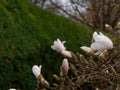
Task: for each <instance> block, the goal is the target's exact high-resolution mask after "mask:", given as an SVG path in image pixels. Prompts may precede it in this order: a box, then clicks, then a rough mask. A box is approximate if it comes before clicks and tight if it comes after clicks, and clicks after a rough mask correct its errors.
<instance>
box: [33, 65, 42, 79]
mask: <svg viewBox="0 0 120 90" xmlns="http://www.w3.org/2000/svg"><path fill="white" fill-rule="evenodd" d="M41 68H42V66H41V65H40V66H39V67H38V66H37V65H34V66H33V67H32V72H33V74H34V75H35V77H36V78H37V77H38V76H39V75H40V74H41Z"/></svg>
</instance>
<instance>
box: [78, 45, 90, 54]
mask: <svg viewBox="0 0 120 90" xmlns="http://www.w3.org/2000/svg"><path fill="white" fill-rule="evenodd" d="M80 48H81V49H82V50H83V51H85V52H87V53H91V52H92V49H91V48H90V47H87V46H82V47H80Z"/></svg>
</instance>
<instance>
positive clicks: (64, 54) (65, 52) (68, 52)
mask: <svg viewBox="0 0 120 90" xmlns="http://www.w3.org/2000/svg"><path fill="white" fill-rule="evenodd" d="M61 54H62V55H63V56H65V57H68V58H72V54H71V52H70V51H62V52H61Z"/></svg>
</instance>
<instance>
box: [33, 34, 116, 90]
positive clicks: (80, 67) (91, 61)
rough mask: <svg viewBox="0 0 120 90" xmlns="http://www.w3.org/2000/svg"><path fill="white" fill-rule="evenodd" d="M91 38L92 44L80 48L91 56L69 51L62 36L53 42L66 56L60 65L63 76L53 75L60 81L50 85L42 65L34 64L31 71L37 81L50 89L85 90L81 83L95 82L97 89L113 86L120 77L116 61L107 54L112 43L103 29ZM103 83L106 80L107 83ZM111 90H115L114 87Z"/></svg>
mask: <svg viewBox="0 0 120 90" xmlns="http://www.w3.org/2000/svg"><path fill="white" fill-rule="evenodd" d="M92 37H93V39H92V43H91V45H90V47H87V46H81V47H80V48H81V49H82V50H83V51H85V52H86V53H88V54H89V55H90V57H87V58H85V56H84V55H82V54H79V53H76V54H74V53H73V52H70V51H68V50H66V47H65V46H64V43H65V41H61V40H60V39H57V40H56V41H54V42H53V45H51V48H52V49H53V50H55V51H57V52H58V53H60V54H61V55H63V56H64V57H65V58H64V59H63V62H62V64H61V66H60V76H59V75H56V74H54V75H53V77H54V78H55V79H56V80H57V81H58V83H53V85H52V86H50V85H49V83H48V82H47V81H46V80H45V79H44V77H43V76H42V74H41V67H42V66H41V65H40V66H37V65H34V66H33V67H32V71H33V74H34V75H35V77H36V78H37V80H38V82H39V83H41V84H42V85H44V86H45V87H46V88H49V89H50V90H82V88H81V86H82V85H83V84H84V83H89V84H93V86H94V89H96V90H101V88H106V87H105V86H106V85H111V86H112V85H113V86H114V85H115V83H114V82H117V81H116V80H118V77H117V76H118V75H117V72H116V70H115V68H114V66H115V64H114V63H113V62H112V60H111V58H109V56H110V55H112V54H111V53H108V51H111V50H113V49H114V48H113V47H114V46H113V42H112V41H111V39H110V38H108V37H107V36H105V35H104V34H103V33H101V32H99V33H97V32H94V33H93V36H92ZM69 71H70V74H69ZM111 77H112V78H111ZM100 82H105V83H106V85H104V84H103V83H100ZM99 84H100V85H99ZM103 86H104V87H103ZM116 88H118V87H116ZM110 90H113V88H112V89H110Z"/></svg>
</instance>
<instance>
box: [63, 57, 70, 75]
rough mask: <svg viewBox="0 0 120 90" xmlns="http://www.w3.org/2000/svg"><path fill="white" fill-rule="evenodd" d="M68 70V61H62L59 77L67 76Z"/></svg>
mask: <svg viewBox="0 0 120 90" xmlns="http://www.w3.org/2000/svg"><path fill="white" fill-rule="evenodd" d="M68 69H69V64H68V60H67V59H64V60H63V62H62V65H61V76H67V74H68Z"/></svg>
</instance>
